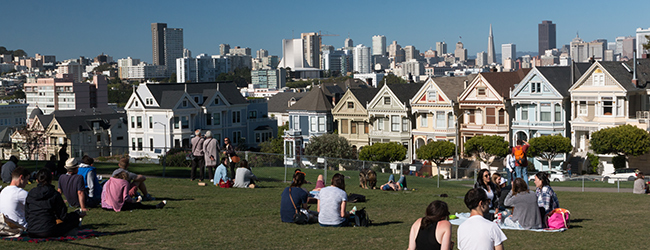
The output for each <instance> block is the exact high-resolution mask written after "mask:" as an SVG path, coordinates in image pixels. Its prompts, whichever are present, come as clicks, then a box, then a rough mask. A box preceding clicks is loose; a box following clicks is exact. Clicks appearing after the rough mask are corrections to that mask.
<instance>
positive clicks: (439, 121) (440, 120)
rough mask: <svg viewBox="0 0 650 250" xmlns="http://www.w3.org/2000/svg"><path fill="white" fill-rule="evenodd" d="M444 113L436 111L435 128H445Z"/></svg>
mask: <svg viewBox="0 0 650 250" xmlns="http://www.w3.org/2000/svg"><path fill="white" fill-rule="evenodd" d="M445 118H446V115H445V111H436V128H438V129H444V128H445V124H446V121H445Z"/></svg>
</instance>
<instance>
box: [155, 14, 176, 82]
mask: <svg viewBox="0 0 650 250" xmlns="http://www.w3.org/2000/svg"><path fill="white" fill-rule="evenodd" d="M151 43H152V52H153V64H154V65H165V66H167V75H171V74H172V73H173V72H175V71H176V59H177V58H182V57H183V29H181V28H167V24H166V23H152V24H151Z"/></svg>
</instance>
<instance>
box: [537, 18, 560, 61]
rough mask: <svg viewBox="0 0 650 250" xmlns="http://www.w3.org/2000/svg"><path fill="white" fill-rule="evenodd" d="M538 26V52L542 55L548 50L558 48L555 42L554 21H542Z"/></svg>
mask: <svg viewBox="0 0 650 250" xmlns="http://www.w3.org/2000/svg"><path fill="white" fill-rule="evenodd" d="M537 27H538V33H537V42H538V44H539V46H538V50H539V51H538V53H539V56H540V57H541V56H542V55H544V53H545V51H546V50H549V49H554V48H557V46H556V43H555V24H554V23H553V22H552V21H542V23H540V24H538V25H537Z"/></svg>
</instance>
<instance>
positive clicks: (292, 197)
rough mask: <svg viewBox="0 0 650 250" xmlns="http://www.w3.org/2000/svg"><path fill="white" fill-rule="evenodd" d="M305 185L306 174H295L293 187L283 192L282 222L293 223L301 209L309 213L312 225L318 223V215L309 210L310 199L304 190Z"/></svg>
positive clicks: (281, 202) (281, 204)
mask: <svg viewBox="0 0 650 250" xmlns="http://www.w3.org/2000/svg"><path fill="white" fill-rule="evenodd" d="M305 183H306V182H305V174H304V173H303V172H295V173H294V175H293V179H292V182H291V186H289V187H287V188H285V189H284V191H282V194H281V197H282V198H281V201H280V219H282V222H289V223H293V215H294V214H296V212H298V213H301V211H300V209H301V208H303V209H307V211H308V212H309V222H310V223H314V222H316V221H318V213H316V212H314V211H309V210H308V209H309V206H308V205H307V200H308V199H309V198H308V197H309V195H308V194H307V192H306V191H305V190H304V189H303V188H302V185H303V184H305ZM294 205H295V206H294ZM296 210H298V211H296Z"/></svg>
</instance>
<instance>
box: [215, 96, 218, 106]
mask: <svg viewBox="0 0 650 250" xmlns="http://www.w3.org/2000/svg"><path fill="white" fill-rule="evenodd" d="M214 105H219V98H217V97H215V98H214Z"/></svg>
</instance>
